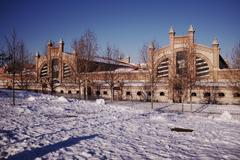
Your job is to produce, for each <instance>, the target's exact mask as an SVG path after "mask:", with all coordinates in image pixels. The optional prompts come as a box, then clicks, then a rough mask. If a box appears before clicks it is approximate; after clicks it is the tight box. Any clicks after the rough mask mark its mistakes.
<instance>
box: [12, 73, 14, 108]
mask: <svg viewBox="0 0 240 160" xmlns="http://www.w3.org/2000/svg"><path fill="white" fill-rule="evenodd" d="M12 96H13V105H14V106H15V71H13V84H12Z"/></svg>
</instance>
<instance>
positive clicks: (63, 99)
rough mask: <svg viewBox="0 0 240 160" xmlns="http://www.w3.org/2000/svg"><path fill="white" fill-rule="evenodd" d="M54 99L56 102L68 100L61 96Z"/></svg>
mask: <svg viewBox="0 0 240 160" xmlns="http://www.w3.org/2000/svg"><path fill="white" fill-rule="evenodd" d="M56 101H57V102H68V100H67V99H66V98H65V97H63V96H61V97H58V98H57V99H56Z"/></svg>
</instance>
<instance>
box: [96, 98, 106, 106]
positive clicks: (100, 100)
mask: <svg viewBox="0 0 240 160" xmlns="http://www.w3.org/2000/svg"><path fill="white" fill-rule="evenodd" d="M96 103H97V104H98V105H104V104H105V100H104V99H96Z"/></svg>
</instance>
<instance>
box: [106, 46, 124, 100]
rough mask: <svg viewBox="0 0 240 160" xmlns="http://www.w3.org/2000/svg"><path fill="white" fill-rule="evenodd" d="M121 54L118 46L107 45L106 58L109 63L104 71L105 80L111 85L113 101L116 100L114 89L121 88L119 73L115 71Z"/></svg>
mask: <svg viewBox="0 0 240 160" xmlns="http://www.w3.org/2000/svg"><path fill="white" fill-rule="evenodd" d="M119 55H120V51H119V49H117V48H114V47H111V46H109V45H108V46H107V47H106V50H105V59H106V63H107V67H108V68H107V69H106V71H105V73H104V81H105V83H106V84H107V85H108V86H109V87H110V92H111V102H113V100H114V90H115V89H120V86H117V85H118V84H120V80H119V73H118V71H115V69H116V66H117V64H118V57H119Z"/></svg>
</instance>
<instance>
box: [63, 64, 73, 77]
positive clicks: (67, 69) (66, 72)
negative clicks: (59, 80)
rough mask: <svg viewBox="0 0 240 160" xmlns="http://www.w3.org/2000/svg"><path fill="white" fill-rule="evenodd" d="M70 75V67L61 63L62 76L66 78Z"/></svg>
mask: <svg viewBox="0 0 240 160" xmlns="http://www.w3.org/2000/svg"><path fill="white" fill-rule="evenodd" d="M70 76H71V69H70V67H69V66H68V65H67V64H66V63H64V64H63V78H67V77H70Z"/></svg>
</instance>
